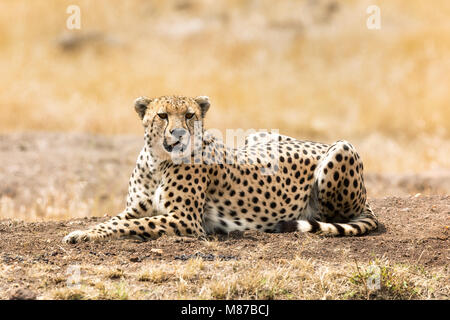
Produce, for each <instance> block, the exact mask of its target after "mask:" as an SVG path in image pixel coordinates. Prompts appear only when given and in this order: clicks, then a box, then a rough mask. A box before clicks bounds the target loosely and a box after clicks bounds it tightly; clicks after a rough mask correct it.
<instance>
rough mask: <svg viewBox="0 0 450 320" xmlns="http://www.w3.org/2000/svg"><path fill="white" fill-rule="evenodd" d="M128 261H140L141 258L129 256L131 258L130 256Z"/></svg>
mask: <svg viewBox="0 0 450 320" xmlns="http://www.w3.org/2000/svg"><path fill="white" fill-rule="evenodd" d="M130 261H131V262H141V261H142V260H141V258H139V257H131V258H130Z"/></svg>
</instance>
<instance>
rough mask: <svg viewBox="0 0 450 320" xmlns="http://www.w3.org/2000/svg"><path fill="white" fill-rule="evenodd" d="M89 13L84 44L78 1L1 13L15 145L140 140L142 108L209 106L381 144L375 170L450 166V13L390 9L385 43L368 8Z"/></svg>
mask: <svg viewBox="0 0 450 320" xmlns="http://www.w3.org/2000/svg"><path fill="white" fill-rule="evenodd" d="M76 3H77V4H79V5H80V8H81V10H82V28H81V30H76V31H68V30H66V27H65V25H66V19H67V17H68V14H66V13H65V12H66V7H67V5H68V4H71V3H68V2H66V1H57V0H53V1H49V0H40V1H32V2H30V1H25V0H18V1H5V2H2V3H1V4H0V70H2V73H1V76H0V86H1V87H2V88H3V90H2V93H1V94H0V115H1V116H0V131H1V132H11V131H17V130H19V131H24V130H57V131H66V130H69V131H87V132H93V133H106V134H118V133H137V134H140V133H141V130H142V129H141V128H140V125H139V124H138V120H137V118H136V115H135V114H134V111H133V110H132V108H131V103H132V101H133V99H134V98H135V97H136V96H139V95H142V94H145V95H149V96H159V95H163V94H173V93H175V94H184V95H198V94H208V95H210V96H211V98H212V100H213V103H214V107H213V108H212V109H211V112H210V114H209V116H208V123H209V127H212V128H218V129H221V130H224V129H226V128H244V129H245V128H256V129H258V128H269V129H270V128H277V129H280V132H282V133H285V134H289V135H292V136H295V137H297V138H307V139H321V140H325V141H332V140H337V139H340V138H345V139H348V140H352V141H356V142H359V141H365V140H366V139H369V140H370V139H372V140H371V141H373V143H372V144H371V145H368V147H367V150H366V151H367V154H363V158H365V159H367V162H368V163H369V166H366V167H367V168H369V170H373V171H384V170H390V171H399V170H400V171H414V170H427V169H428V170H429V169H435V168H436V167H438V168H439V167H449V166H450V164H449V162H448V152H449V151H450V143H449V140H448V138H449V123H450V108H448V102H449V95H448V87H449V85H450V83H449V78H448V76H447V75H448V74H449V73H450V62H449V59H448V58H447V57H448V56H449V54H450V52H449V51H450V33H449V32H448V30H449V27H450V24H449V23H448V19H447V17H448V15H449V13H450V4H449V3H448V1H445V0H440V1H433V2H427V1H416V2H414V3H410V1H406V0H396V1H389V2H383V3H381V4H380V7H381V14H382V28H381V30H379V31H373V30H368V29H367V28H366V18H367V14H366V11H365V10H366V8H367V6H368V5H369V4H372V2H370V1H364V0H360V1H356V0H352V1H340V2H336V3H337V5H335V6H334V8H337V10H334V11H333V10H332V9H330V8H332V7H330V3H332V1H331V0H322V1H314V2H313V1H283V2H279V3H277V5H276V6H274V5H273V2H272V1H270V0H264V1H257V2H251V1H227V2H223V3H217V2H212V1H209V0H202V1H179V0H177V1H164V2H161V1H143V0H130V1H126V2H123V1H109V0H102V1H101V0H99V1H95V3H93V2H92V1H88V0H84V1H77V2H76ZM44 17H45V18H44ZM64 35H65V36H67V37H69V38H70V37H80V38H81V39H84V40H80V41H78V40H76V39H75V40H74V42H73V43H74V46H73V49H63V48H62V46H61V45H60V43H61V41H60V42H58V41H59V40H60V39H61V37H62V36H64ZM77 39H78V38H77ZM385 143H386V144H387V145H388V147H389V148H390V147H392V148H394V149H395V150H398V152H400V153H401V154H403V152H405V153H406V154H405V156H404V157H402V158H410V157H414V159H415V161H402V160H398V154H396V153H394V152H391V153H390V154H389V156H388V157H384V159H383V157H380V156H379V155H378V154H377V153H376V152H373V150H374V149H375V148H377V146H381V147H382V148H383V147H384V145H385ZM361 144H362V143H361ZM386 158H387V159H386ZM381 160H384V161H381ZM380 163H383V164H380ZM384 163H386V164H384Z"/></svg>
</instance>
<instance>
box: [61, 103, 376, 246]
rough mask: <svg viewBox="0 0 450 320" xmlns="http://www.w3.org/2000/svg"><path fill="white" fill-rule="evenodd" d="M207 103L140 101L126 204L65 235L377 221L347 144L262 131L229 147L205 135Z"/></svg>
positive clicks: (348, 226)
mask: <svg viewBox="0 0 450 320" xmlns="http://www.w3.org/2000/svg"><path fill="white" fill-rule="evenodd" d="M209 106H210V102H209V99H208V97H205V96H201V97H197V98H195V99H194V98H188V97H179V96H165V97H160V98H156V99H149V98H146V97H141V98H138V99H137V100H136V102H135V110H136V112H137V113H138V115H139V117H140V119H141V120H142V123H143V125H144V128H145V136H144V137H145V143H144V147H143V148H142V151H141V152H140V154H139V156H138V159H137V163H136V167H135V168H134V170H133V173H132V174H131V178H130V182H129V190H128V196H127V201H126V208H125V210H124V211H123V212H122V213H120V214H119V215H117V216H116V217H114V218H112V219H111V220H109V221H107V222H104V223H101V224H98V225H96V226H93V227H92V228H90V229H88V230H85V231H81V230H78V231H74V232H72V233H70V234H69V235H67V236H66V237H65V238H64V240H63V241H64V242H67V243H77V242H80V241H91V240H105V239H112V238H137V239H141V240H147V239H156V238H158V237H160V236H162V235H164V234H166V235H178V236H194V237H201V236H204V235H206V234H210V233H215V232H222V233H227V232H231V231H239V230H241V231H243V230H260V231H265V232H291V231H302V232H314V233H320V234H325V235H362V234H365V233H367V232H369V231H370V230H374V229H376V228H377V226H378V222H377V219H376V217H375V215H374V213H373V212H372V210H371V209H370V206H369V205H368V203H367V195H366V189H365V186H364V178H363V163H362V161H361V158H360V156H359V155H358V153H357V152H356V150H355V148H354V147H353V146H352V145H351V144H350V143H348V142H346V141H338V142H336V143H333V144H331V145H328V144H323V143H318V142H311V141H299V140H296V139H293V138H290V137H287V136H282V135H278V134H269V133H256V134H253V135H250V136H249V137H247V139H246V141H245V146H244V147H242V148H239V149H230V148H227V147H226V146H224V144H223V143H222V141H220V140H218V139H217V138H214V137H213V136H210V135H208V134H207V133H206V132H204V129H203V119H204V116H205V113H206V112H207V111H208V109H209ZM196 126H197V127H196ZM196 130H197V132H196ZM198 134H200V135H201V139H199V140H195V138H196V137H198Z"/></svg>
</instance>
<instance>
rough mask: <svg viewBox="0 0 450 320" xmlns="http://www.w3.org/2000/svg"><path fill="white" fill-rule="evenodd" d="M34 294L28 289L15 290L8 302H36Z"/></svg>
mask: <svg viewBox="0 0 450 320" xmlns="http://www.w3.org/2000/svg"><path fill="white" fill-rule="evenodd" d="M36 296H37V295H36V293H34V292H33V291H31V290H28V289H24V288H21V289H17V290H15V291H14V292H13V293H12V294H11V295H10V296H9V300H36Z"/></svg>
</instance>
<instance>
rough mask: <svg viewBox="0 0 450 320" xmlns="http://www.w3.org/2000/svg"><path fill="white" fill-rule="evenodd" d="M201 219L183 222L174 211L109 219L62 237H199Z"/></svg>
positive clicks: (78, 239) (79, 239) (68, 239)
mask: <svg viewBox="0 0 450 320" xmlns="http://www.w3.org/2000/svg"><path fill="white" fill-rule="evenodd" d="M200 221H201V220H200V219H198V218H197V219H195V220H192V221H189V222H188V223H186V222H184V221H183V220H181V219H180V218H179V215H177V214H176V213H169V214H164V215H159V216H154V217H145V218H140V219H130V220H109V221H107V222H105V223H101V224H99V225H97V226H95V227H94V228H93V229H90V230H87V231H74V232H72V233H71V234H69V235H68V236H66V237H65V238H64V240H63V241H64V242H66V243H72V244H73V243H78V242H82V241H96V240H97V241H98V240H108V239H118V238H135V239H139V240H148V239H157V238H159V237H161V236H162V235H164V234H167V235H177V236H190V237H200V236H203V235H204V231H203V227H202V226H201V222H200Z"/></svg>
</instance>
